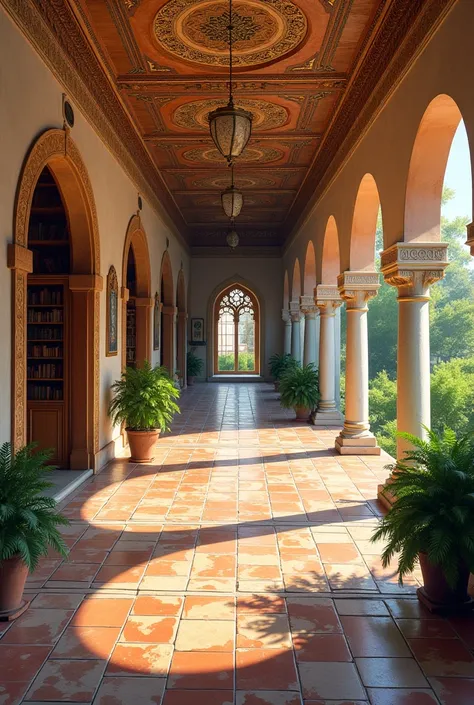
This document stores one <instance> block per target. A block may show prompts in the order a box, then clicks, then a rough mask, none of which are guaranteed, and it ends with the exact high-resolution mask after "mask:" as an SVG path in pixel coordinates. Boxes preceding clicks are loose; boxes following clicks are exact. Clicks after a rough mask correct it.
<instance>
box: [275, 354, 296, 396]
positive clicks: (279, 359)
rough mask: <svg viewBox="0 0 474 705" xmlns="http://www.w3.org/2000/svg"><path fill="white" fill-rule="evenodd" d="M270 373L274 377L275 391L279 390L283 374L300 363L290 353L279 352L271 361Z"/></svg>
mask: <svg viewBox="0 0 474 705" xmlns="http://www.w3.org/2000/svg"><path fill="white" fill-rule="evenodd" d="M268 364H269V367H270V374H271V376H272V377H273V378H274V380H275V381H274V385H275V391H276V392H278V390H279V387H280V380H281V378H282V377H283V375H284V374H285V373H286V372H288V371H289V370H292V369H294V368H295V367H299V363H298V362H297V360H295V358H294V357H293V356H292V355H290V354H289V353H284V354H283V355H280V354H279V353H274V354H273V355H272V356H271V357H270V359H269V361H268Z"/></svg>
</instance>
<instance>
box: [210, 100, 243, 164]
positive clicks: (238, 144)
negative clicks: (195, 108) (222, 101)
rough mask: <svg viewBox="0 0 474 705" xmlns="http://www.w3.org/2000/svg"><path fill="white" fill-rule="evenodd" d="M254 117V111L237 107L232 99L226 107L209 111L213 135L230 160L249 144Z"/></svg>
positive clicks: (220, 149)
mask: <svg viewBox="0 0 474 705" xmlns="http://www.w3.org/2000/svg"><path fill="white" fill-rule="evenodd" d="M252 118H253V115H252V113H249V112H248V111H247V110H244V109H243V108H236V107H235V106H234V103H233V101H232V99H231V100H229V103H228V104H227V105H226V106H225V107H223V108H217V109H216V110H213V111H212V113H209V116H208V119H209V128H210V131H211V137H212V139H213V140H214V144H215V145H216V147H217V149H218V150H219V152H220V153H221V154H222V155H223V156H224V157H225V158H226V159H227V161H228V162H232V160H233V159H235V157H238V156H240V155H241V154H242V152H243V151H244V149H245V147H246V146H247V143H248V141H249V139H250V135H251V132H252Z"/></svg>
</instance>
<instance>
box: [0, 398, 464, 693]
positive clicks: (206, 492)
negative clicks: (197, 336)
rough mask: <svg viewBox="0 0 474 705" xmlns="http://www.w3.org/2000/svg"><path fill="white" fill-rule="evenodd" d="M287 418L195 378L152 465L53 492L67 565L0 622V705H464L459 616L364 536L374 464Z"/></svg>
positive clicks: (378, 463)
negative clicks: (445, 615)
mask: <svg viewBox="0 0 474 705" xmlns="http://www.w3.org/2000/svg"><path fill="white" fill-rule="evenodd" d="M291 416H292V414H291V413H290V412H283V411H281V409H280V407H279V404H278V400H277V396H276V394H275V393H274V392H273V389H272V387H270V386H269V385H263V384H248V385H245V384H209V385H197V386H196V387H195V388H193V389H191V390H188V391H186V392H185V393H184V395H183V397H182V414H181V416H180V417H178V418H177V420H176V422H175V424H174V428H173V434H171V435H167V436H165V437H164V438H162V439H161V440H160V441H159V445H158V449H157V453H156V458H155V461H154V463H153V464H152V465H148V466H137V465H131V464H129V463H127V462H125V461H120V462H116V463H114V464H113V465H111V466H109V467H108V468H107V469H106V470H105V471H103V472H102V473H100V474H99V475H98V476H96V478H95V479H94V480H92V481H89V482H88V484H86V485H84V486H83V487H82V488H81V489H80V490H79V492H78V493H77V494H76V495H75V496H74V497H73V498H72V499H70V500H69V501H66V503H65V509H64V511H65V513H66V514H67V516H68V517H69V518H70V520H71V525H70V526H69V527H68V528H67V529H66V530H65V532H64V533H65V536H66V540H67V542H68V545H69V546H70V547H71V553H70V559H69V561H68V562H62V563H61V562H60V561H58V560H57V559H56V557H55V556H54V555H51V556H49V557H48V559H47V560H44V561H43V562H42V564H41V567H40V569H39V570H38V571H37V572H36V573H35V574H34V576H32V578H31V579H30V580H29V582H28V592H29V593H30V596H31V597H33V601H32V604H31V608H30V609H29V610H28V612H26V613H25V614H24V615H23V616H22V617H21V618H20V619H18V620H17V621H16V622H15V623H13V624H12V625H11V626H5V625H1V626H0V634H1V633H2V630H3V636H2V637H1V639H0V705H16V703H19V702H21V700H22V699H25V701H26V702H28V703H29V705H33V703H45V702H55V703H59V702H61V703H64V702H74V703H91V702H93V703H94V705H138V704H139V705H161V704H162V705H301V704H302V703H303V702H304V705H324V704H329V703H332V705H354V704H357V705H359V704H362V703H372V705H432V704H433V703H441V704H442V705H473V703H474V658H473V655H472V651H473V649H474V628H473V627H474V622H473V621H471V620H467V619H452V620H449V621H448V620H441V619H436V618H433V617H431V616H430V614H429V613H427V612H426V611H425V610H424V609H422V608H421V607H420V605H419V604H418V602H417V600H416V598H415V595H414V591H415V589H416V587H417V585H418V584H419V583H418V578H419V575H418V574H415V575H413V576H412V577H411V578H410V579H409V580H407V581H406V585H405V587H404V588H400V587H399V586H398V585H397V581H396V578H395V577H394V571H393V569H389V570H387V569H383V568H382V566H381V563H380V558H379V554H380V549H381V546H380V545H374V544H372V543H370V540H369V539H370V535H371V532H372V529H373V526H374V525H375V524H376V522H377V514H378V513H379V507H378V506H377V502H376V499H375V498H376V488H377V484H378V482H380V481H381V480H383V479H384V478H385V477H386V475H387V472H386V470H384V469H383V466H384V464H385V463H386V462H387V456H385V458H384V457H382V458H373V457H367V458H357V457H340V456H337V455H336V454H335V453H334V451H333V450H332V447H333V443H334V435H335V431H334V429H333V430H320V429H315V428H313V427H311V426H309V425H308V424H304V423H303V424H301V423H296V422H294V421H292V420H291Z"/></svg>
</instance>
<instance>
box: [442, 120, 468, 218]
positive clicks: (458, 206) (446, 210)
mask: <svg viewBox="0 0 474 705" xmlns="http://www.w3.org/2000/svg"><path fill="white" fill-rule="evenodd" d="M444 186H445V187H446V186H447V187H449V188H451V189H453V190H454V191H455V196H454V198H453V199H452V200H450V201H449V202H448V203H446V204H445V205H444V206H443V207H442V209H441V212H442V215H443V216H445V217H446V218H456V217H457V216H459V215H462V216H467V217H468V218H469V220H471V218H472V176H471V162H470V157H469V143H468V140H467V133H466V128H465V126H464V122H463V121H461V122H460V123H459V127H458V129H457V130H456V134H455V135H454V139H453V143H452V146H451V151H450V153H449V157H448V164H447V167H446V174H445V177H444Z"/></svg>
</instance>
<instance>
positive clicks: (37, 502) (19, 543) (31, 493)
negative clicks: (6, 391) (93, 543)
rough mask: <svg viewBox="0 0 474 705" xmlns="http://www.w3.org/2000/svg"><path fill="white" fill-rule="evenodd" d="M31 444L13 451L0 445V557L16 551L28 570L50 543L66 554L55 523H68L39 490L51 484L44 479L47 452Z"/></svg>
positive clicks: (54, 505) (1, 558)
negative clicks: (38, 449) (36, 450)
mask: <svg viewBox="0 0 474 705" xmlns="http://www.w3.org/2000/svg"><path fill="white" fill-rule="evenodd" d="M35 447H36V446H35V445H34V444H31V445H29V446H25V447H24V448H21V449H20V450H19V451H17V452H16V453H14V452H13V450H12V446H11V444H10V443H3V445H2V446H0V561H4V560H8V559H9V558H13V557H14V556H18V555H19V556H20V557H21V559H22V560H23V561H24V563H26V565H27V566H28V569H29V571H30V572H31V573H32V572H33V571H34V570H35V568H36V566H37V565H38V561H39V559H40V558H41V556H44V555H46V553H47V552H48V548H49V547H50V546H51V547H52V548H53V549H54V550H55V551H57V552H58V553H59V554H60V555H61V556H63V557H66V556H67V553H68V550H67V547H66V544H65V543H64V540H63V538H62V536H61V534H60V533H59V530H58V526H61V525H66V524H69V521H68V520H67V519H66V517H64V516H62V515H61V514H59V513H58V512H56V511H55V509H56V501H55V500H54V499H53V498H52V497H45V496H44V494H43V493H44V491H45V490H46V489H48V488H49V487H52V483H51V482H48V481H47V479H46V475H47V473H48V472H49V471H50V470H51V469H52V467H51V466H47V465H46V462H47V461H48V460H49V458H50V457H51V452H50V451H39V452H34V451H35Z"/></svg>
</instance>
